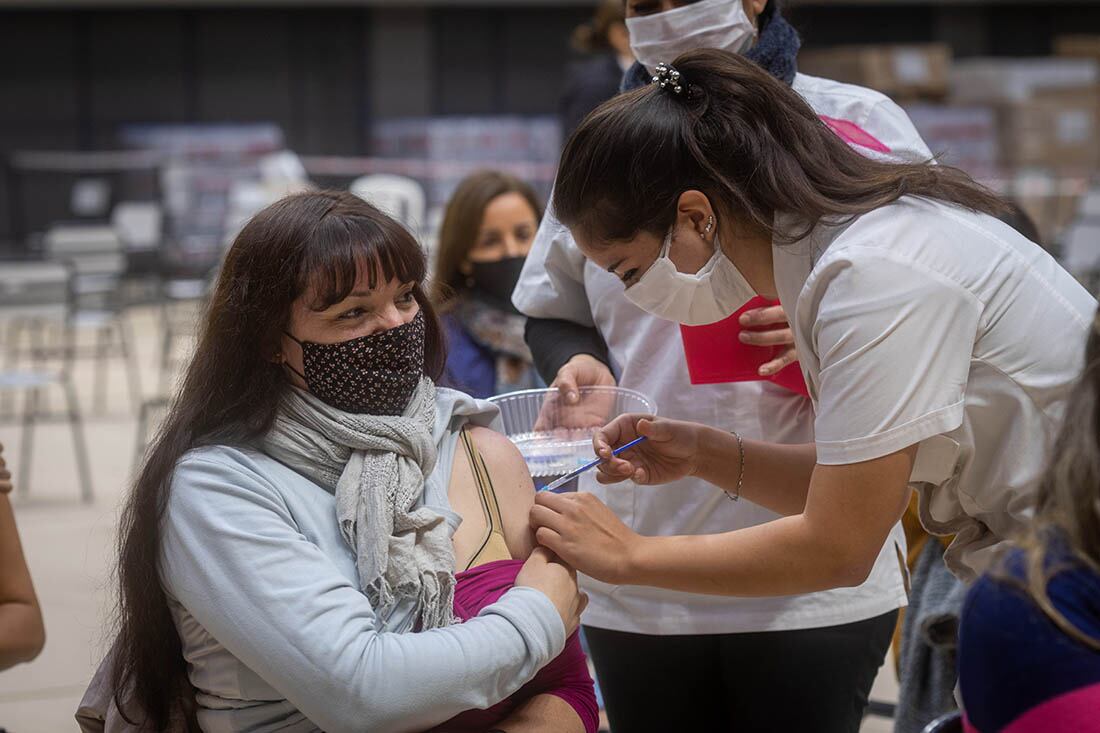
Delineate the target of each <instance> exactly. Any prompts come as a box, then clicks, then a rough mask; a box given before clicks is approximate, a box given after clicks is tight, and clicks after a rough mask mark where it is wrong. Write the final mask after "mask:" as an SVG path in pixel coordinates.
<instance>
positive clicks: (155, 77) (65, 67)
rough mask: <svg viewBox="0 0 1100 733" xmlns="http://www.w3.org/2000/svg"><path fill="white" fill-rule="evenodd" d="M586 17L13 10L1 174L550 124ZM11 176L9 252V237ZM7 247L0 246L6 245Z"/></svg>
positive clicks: (959, 36) (1034, 17)
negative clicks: (113, 158)
mask: <svg viewBox="0 0 1100 733" xmlns="http://www.w3.org/2000/svg"><path fill="white" fill-rule="evenodd" d="M790 15H791V18H792V20H793V21H794V23H795V24H796V26H797V27H798V28H799V29H800V30H801V31H802V33H803V35H804V38H805V45H806V46H823V45H833V44H838V43H860V42H908V41H913V42H919V41H930V40H944V41H947V42H949V43H951V44H952V46H953V47H954V48H955V50H956V53H958V54H959V55H975V54H998V55H1035V54H1045V53H1049V51H1050V47H1051V41H1052V39H1053V38H1054V37H1055V36H1056V35H1059V34H1061V33H1088V32H1093V33H1100V3H1083V2H1076V3H1070V2H1066V3H1059V2H1034V3H1026V2H1017V3H1012V4H1007V5H1006V4H1005V3H999V2H989V3H985V4H981V3H975V2H965V3H951V2H946V3H934V4H933V3H927V2H924V3H921V2H913V3H911V4H908V3H897V2H892V3H879V4H876V5H872V6H868V5H861V4H854V5H845V4H843V3H835V2H833V3H820V2H804V3H801V4H796V5H795V7H794V9H793V10H791V12H790ZM588 16H589V8H588V7H587V6H585V5H583V4H576V3H569V4H561V3H554V2H553V1H552V0H547V2H546V3H545V5H544V6H538V5H533V4H529V5H525V6H523V7H516V6H512V7H509V6H502V5H496V6H493V7H478V6H468V5H463V6H449V7H425V6H421V5H417V4H415V3H407V4H404V5H400V6H396V5H392V6H385V7H362V6H359V7H348V6H344V7H318V6H315V5H310V6H309V7H308V8H305V7H249V8H245V9H218V8H208V7H203V8H191V9H142V8H133V9H102V10H101V9H88V8H81V9H60V10H49V11H46V10H33V9H30V10H19V9H15V10H12V9H8V10H0V159H4V160H6V159H7V157H8V155H9V154H10V153H11V152H12V151H14V150H96V149H111V148H114V147H116V146H117V143H116V133H117V130H118V128H119V127H120V125H122V124H125V123H135V122H222V121H233V122H248V121H265V122H267V121H270V122H275V123H277V124H278V125H280V126H281V127H282V129H283V131H284V132H285V134H286V138H287V142H288V145H289V147H290V148H292V149H293V150H295V151H297V152H299V153H302V154H346V155H362V154H366V153H368V152H369V151H368V150H367V143H368V140H369V127H370V123H371V122H372V121H373V120H377V119H383V118H387V117H399V116H408V115H451V114H455V115H460V114H553V113H555V111H556V109H557V102H558V95H559V93H560V89H561V80H562V76H563V70H564V68H565V65H566V64H567V63H568V61H569V59H570V51H569V47H568V40H569V35H570V32H571V30H572V28H573V27H574V26H575V25H577V24H578V23H580V22H581V21H583V20H585V19H586V18H587V17H588ZM8 189H10V181H8V180H7V176H3V177H0V242H4V240H8V239H10V236H11V216H10V212H11V209H12V207H13V206H19V205H24V204H21V203H18V202H15V201H13V199H12V196H11V195H10V191H9V190H8ZM2 246H3V245H0V247H2Z"/></svg>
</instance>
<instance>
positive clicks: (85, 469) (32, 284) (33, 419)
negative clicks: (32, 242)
mask: <svg viewBox="0 0 1100 733" xmlns="http://www.w3.org/2000/svg"><path fill="white" fill-rule="evenodd" d="M71 277H72V275H71V273H70V272H69V270H68V268H66V267H65V266H63V265H60V264H57V263H50V262H5V263H3V264H2V265H0V323H2V324H3V325H5V326H7V327H8V328H7V329H6V331H7V334H8V340H7V341H6V342H5V344H4V347H5V350H10V349H17V348H18V347H19V341H20V339H21V337H22V334H23V332H24V331H26V332H28V334H29V335H30V337H31V347H30V354H31V364H30V365H29V366H27V367H20V366H18V365H17V364H15V363H14V361H11V360H5V366H3V367H0V392H4V393H13V392H22V393H23V395H24V401H23V415H22V418H21V422H22V425H23V431H22V439H21V441H20V459H19V471H20V472H21V475H20V477H19V481H18V482H17V485H18V487H19V492H20V493H21V494H24V495H25V494H27V493H28V492H29V491H30V472H31V458H32V455H33V450H32V448H33V440H34V427H35V425H36V424H37V423H38V422H39V421H40V420H41V419H42V418H45V417H49V415H48V413H47V412H46V411H44V410H43V401H44V396H45V393H46V390H47V389H48V388H49V387H51V386H58V387H60V388H61V390H62V392H63V393H64V398H65V404H66V417H67V419H68V422H69V425H70V426H71V428H72V439H73V454H74V456H75V458H76V469H77V474H78V477H79V480H80V490H81V497H82V498H83V499H84V501H86V502H90V501H91V500H92V479H91V470H90V464H89V462H88V450H87V446H86V445H85V442H84V427H83V418H82V416H81V413H80V401H79V400H78V399H77V395H76V387H75V385H74V384H73V381H72V356H73V349H72V342H71V340H70V339H71V337H72V331H71V330H70V329H69V328H68V327H67V326H68V322H69V316H70V308H69V306H70V300H69V299H70V292H71V291H70V282H71ZM50 326H55V327H57V329H58V331H59V332H60V333H62V334H64V339H65V341H64V343H63V344H62V346H61V347H60V349H46V347H45V346H44V344H43V342H42V341H41V340H39V339H37V338H35V336H34V334H35V332H36V331H37V330H40V329H45V328H47V327H50ZM8 353H9V354H11V353H12V352H10V351H8ZM55 357H56V359H55ZM51 362H54V363H51Z"/></svg>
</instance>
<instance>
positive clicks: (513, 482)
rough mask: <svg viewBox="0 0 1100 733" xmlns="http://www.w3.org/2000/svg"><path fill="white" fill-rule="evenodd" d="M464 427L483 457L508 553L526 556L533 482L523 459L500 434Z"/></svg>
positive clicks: (529, 545) (531, 545) (530, 539)
mask: <svg viewBox="0 0 1100 733" xmlns="http://www.w3.org/2000/svg"><path fill="white" fill-rule="evenodd" d="M467 430H468V432H469V435H470V439H471V440H472V441H473V443H474V446H476V447H477V450H478V453H480V454H481V456H482V458H484V459H485V466H486V468H487V469H488V473H489V478H490V480H491V481H492V485H493V491H494V492H495V493H496V497H497V502H498V503H499V504H500V514H501V518H502V519H503V520H504V534H505V538H506V539H507V540H508V546H509V548H510V549H511V550H512V555H513V557H527V555H529V554H530V552H531V550H532V549H533V548H534V538H533V535H532V533H531V528H530V522H529V519H528V514H529V513H530V511H531V506H532V504H534V501H535V486H534V483H533V482H532V480H531V472H530V471H529V470H528V469H527V463H526V462H525V461H524V460H523V456H522V455H520V452H519V450H518V449H517V448H516V446H515V445H514V444H513V443H512V441H510V440H508V438H507V437H506V436H504V435H503V434H501V433H498V432H496V431H495V430H490V429H489V428H484V427H479V426H471V427H469V428H467Z"/></svg>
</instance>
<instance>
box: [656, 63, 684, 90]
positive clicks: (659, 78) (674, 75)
mask: <svg viewBox="0 0 1100 733" xmlns="http://www.w3.org/2000/svg"><path fill="white" fill-rule="evenodd" d="M654 71H655V72H656V73H654V74H653V83H654V84H657V85H659V86H660V87H661V89H665V90H668V91H670V92H672V93H673V94H682V93H683V92H684V89H686V88H687V84H685V83H684V81H683V80H682V79H681V77H680V72H679V71H677V70H676V69H675V68H673V67H672V65H671V64H666V63H664V62H662V63H659V64H657V66H656V68H655V69H654Z"/></svg>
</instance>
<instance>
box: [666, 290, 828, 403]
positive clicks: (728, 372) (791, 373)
mask: <svg viewBox="0 0 1100 733" xmlns="http://www.w3.org/2000/svg"><path fill="white" fill-rule="evenodd" d="M772 305H779V301H778V300H768V299H767V298H762V297H760V296H759V295H758V296H756V297H755V298H753V299H752V300H750V301H749V302H748V303H745V305H744V307H742V308H741V310H739V311H737V312H736V313H734V314H733V315H732V316H730V317H729V318H727V319H725V320H724V321H718V322H717V323H711V324H708V325H706V326H684V325H681V326H680V336H681V337H682V338H683V341H684V356H685V357H686V358H687V367H688V375H689V376H690V378H691V383H692V384H724V383H726V382H752V381H758V380H759V381H769V382H774V383H775V384H778V385H779V386H780V387H785V388H787V389H789V390H791V391H792V392H797V393H798V394H800V395H804V396H809V391H808V390H807V389H806V382H805V381H804V380H803V378H802V368H801V367H800V366H799V364H798V362H794V363H793V364H789V365H788V366H786V367H784V368H783V369H781V370H780V371H779V373H777V374H773V375H772V376H770V377H762V376H760V371H759V370H760V367H761V366H763V365H764V364H767V363H768V362H769V361H771V360H772V359H775V358H776V357H778V356H779V355H780V354H782V353H783V352H784V351H785V350H786V349H787V347H786V346H752V345H750V344H744V343H741V339H740V338H739V334H740V333H741V331H742V327H741V322H740V318H741V314H742V313H744V312H745V311H749V310H753V309H755V308H766V307H768V306H772ZM776 328H782V325H771V326H761V327H756V328H751V329H749V330H752V331H769V330H773V329H776Z"/></svg>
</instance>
